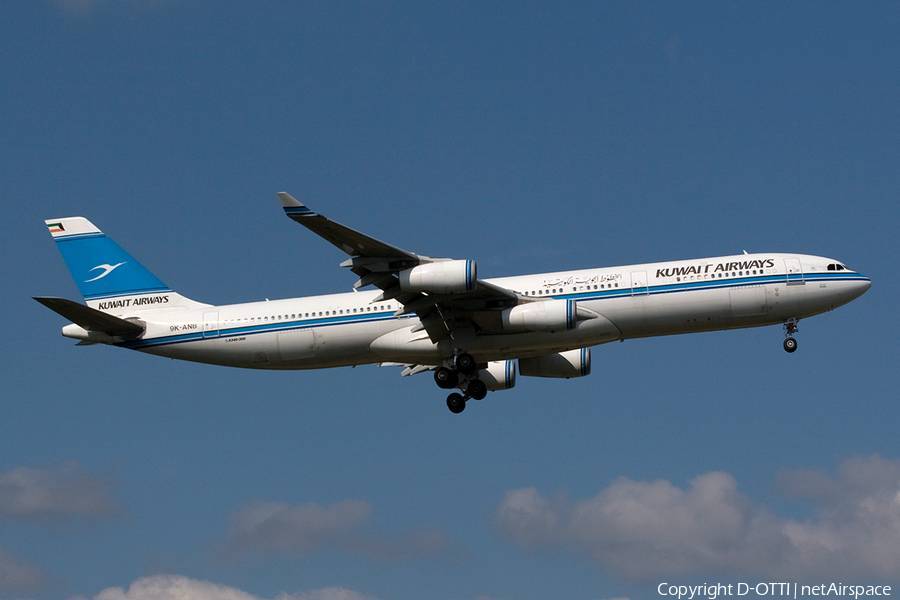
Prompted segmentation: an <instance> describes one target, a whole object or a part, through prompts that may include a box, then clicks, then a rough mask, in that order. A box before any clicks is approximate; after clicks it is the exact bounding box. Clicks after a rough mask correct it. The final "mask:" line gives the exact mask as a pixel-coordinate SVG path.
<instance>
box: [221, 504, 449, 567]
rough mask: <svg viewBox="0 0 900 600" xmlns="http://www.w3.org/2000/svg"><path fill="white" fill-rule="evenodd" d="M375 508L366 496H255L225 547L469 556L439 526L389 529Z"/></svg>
mask: <svg viewBox="0 0 900 600" xmlns="http://www.w3.org/2000/svg"><path fill="white" fill-rule="evenodd" d="M371 512H372V507H371V505H370V504H369V503H368V502H365V501H362V500H345V501H343V502H338V503H335V504H332V505H329V506H321V505H319V504H316V503H309V504H301V505H296V506H291V505H288V504H281V503H275V502H253V503H251V504H249V505H247V506H245V507H243V508H241V509H240V510H238V511H237V512H236V513H235V514H234V515H233V517H232V524H231V528H230V530H229V533H228V537H227V539H226V542H225V552H226V555H227V556H229V557H231V558H237V557H241V556H243V555H245V554H247V553H251V552H257V553H260V554H263V555H271V554H277V553H283V552H290V553H294V554H301V555H302V554H310V553H313V552H321V551H328V550H338V551H342V552H349V553H352V554H360V555H363V556H367V557H370V558H379V559H401V558H426V559H428V558H444V559H446V558H456V559H459V558H464V557H465V556H466V553H465V551H464V550H463V549H461V548H459V547H458V546H456V545H454V544H453V543H452V542H451V541H450V540H449V538H448V537H447V535H446V533H445V532H444V531H443V530H442V529H440V528H420V529H412V530H409V531H405V532H403V533H401V534H399V535H391V534H388V533H386V532H384V531H383V530H382V529H381V528H380V527H378V525H377V524H375V523H372V522H371V519H370V514H371Z"/></svg>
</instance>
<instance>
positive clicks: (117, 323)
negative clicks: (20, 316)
mask: <svg viewBox="0 0 900 600" xmlns="http://www.w3.org/2000/svg"><path fill="white" fill-rule="evenodd" d="M35 300H37V301H38V302H40V303H41V304H43V305H44V306H46V307H47V308H49V309H50V310H52V311H54V312H55V313H57V314H59V315H62V316H63V317H65V318H67V319H68V320H70V321H72V322H73V323H75V324H76V325H78V326H79V327H82V328H83V329H85V330H87V331H97V332H100V333H105V334H107V335H111V336H119V337H124V338H132V337H137V336H139V335H140V334H141V333H143V331H144V327H143V326H142V325H140V324H138V323H134V322H132V321H126V320H125V319H120V318H119V317H114V316H112V315H109V314H107V313H105V312H101V311H99V310H95V309H93V308H91V307H89V306H85V305H84V304H79V303H78V302H73V301H72V300H66V299H65V298H48V297H36V298H35Z"/></svg>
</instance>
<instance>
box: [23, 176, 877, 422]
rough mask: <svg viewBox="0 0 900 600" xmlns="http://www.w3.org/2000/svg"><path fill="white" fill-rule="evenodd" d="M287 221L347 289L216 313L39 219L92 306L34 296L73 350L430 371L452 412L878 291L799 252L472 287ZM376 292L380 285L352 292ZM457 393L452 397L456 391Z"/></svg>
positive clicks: (291, 212) (311, 222)
mask: <svg viewBox="0 0 900 600" xmlns="http://www.w3.org/2000/svg"><path fill="white" fill-rule="evenodd" d="M277 196H278V199H279V200H280V202H281V205H282V208H283V209H284V212H285V214H286V215H287V216H288V217H290V218H291V219H293V220H294V221H296V222H297V223H299V224H301V225H303V226H305V227H306V228H307V229H309V230H310V231H312V232H313V233H316V234H317V235H319V236H321V237H322V238H324V239H325V240H327V241H328V242H330V243H331V244H333V245H335V246H337V247H338V248H339V249H340V250H341V251H343V252H344V253H346V254H347V255H348V256H349V258H348V259H347V260H345V261H344V262H343V263H341V266H343V267H347V268H349V269H350V270H351V271H352V272H353V273H354V274H356V275H357V276H358V277H359V279H358V281H357V282H356V283H355V284H354V286H353V289H354V292H351V293H342V294H330V295H322V296H310V297H304V298H292V299H285V300H273V301H268V300H266V301H264V302H250V303H245V304H231V305H222V306H214V305H211V304H203V303H201V302H196V301H194V300H190V299H188V298H186V297H184V296H182V295H181V294H179V293H177V292H175V291H173V290H172V289H170V288H169V287H167V286H166V285H165V284H163V283H162V281H160V280H159V279H158V278H157V277H156V276H155V275H153V274H152V273H150V271H148V270H147V269H146V268H144V267H143V266H142V265H141V264H140V263H138V262H137V261H136V260H135V259H134V258H132V257H131V255H129V254H128V253H127V252H125V251H124V250H122V248H120V247H119V246H118V245H117V244H116V243H115V242H113V241H112V240H111V239H110V238H109V237H107V236H106V235H105V234H104V233H103V232H102V231H100V229H98V228H97V227H95V226H94V225H93V224H92V223H91V222H90V221H88V220H87V219H85V218H83V217H68V218H62V219H49V220H47V221H46V224H47V226H48V228H49V230H50V233H51V235H52V236H53V239H54V241H55V242H56V245H57V247H58V248H59V250H60V252H61V254H62V256H63V259H64V260H65V262H66V264H67V266H68V268H69V270H70V271H71V273H72V276H73V277H74V278H75V282H76V284H77V285H78V289H79V291H80V292H81V294H82V296H83V298H84V300H85V302H86V305H85V304H81V303H78V302H74V301H72V300H67V299H64V298H55V297H36V298H35V300H37V301H38V302H40V303H41V304H43V305H44V306H46V307H48V308H50V309H51V310H53V311H55V312H57V313H58V314H60V315H62V316H63V317H65V318H66V319H68V320H69V321H71V322H72V323H71V324H69V325H66V326H65V327H63V329H62V334H63V336H65V337H68V338H73V339H76V340H79V344H78V345H90V344H108V345H111V346H118V347H121V348H128V349H131V350H138V351H141V352H145V353H147V354H155V355H158V356H165V357H170V358H177V359H181V360H188V361H194V362H200V363H209V364H216V365H225V366H230V367H243V368H251V369H318V368H327V367H343V366H356V365H362V364H381V365H394V366H402V367H403V371H402V375H404V376H408V375H413V374H416V373H422V372H425V371H431V372H433V375H434V380H435V382H436V383H437V385H438V387H440V388H442V389H446V390H452V389H458V390H459V391H458V392H453V393H451V394H450V395H449V396H448V397H447V406H448V408H449V409H450V410H451V411H452V412H453V413H461V412H462V411H463V410H464V409H465V407H466V404H467V402H468V401H469V400H470V399H474V400H481V399H483V398H484V397H485V396H486V395H487V392H489V391H499V390H505V389H510V388H512V387H513V386H514V385H515V384H516V372H517V370H516V363H518V374H519V376H525V377H554V378H566V379H568V378H572V377H584V376H586V375H588V374H590V372H591V353H590V347H591V346H596V345H599V344H605V343H608V342H612V341H617V340H622V341H624V340H626V339H634V338H643V337H651V336H660V335H673V334H681V333H695V332H702V331H715V330H725V329H737V328H745V327H759V326H764V325H778V324H782V325H783V328H784V331H785V338H784V349H785V350H786V351H787V352H794V351H795V350H796V349H797V341H796V340H795V339H794V334H795V333H796V332H797V323H798V321H799V320H800V319H803V318H806V317H811V316H813V315H817V314H820V313H823V312H826V311H830V310H832V309H834V308H837V307H838V306H841V305H843V304H846V303H848V302H850V301H851V300H854V299H855V298H858V297H859V296H861V295H862V294H863V293H865V292H866V290H868V289H869V287H870V286H871V281H870V280H869V279H868V278H867V277H864V276H862V275H860V274H859V273H857V272H856V271H853V270H851V269H849V268H847V267H846V266H845V265H844V264H843V263H841V262H839V261H837V260H833V259H830V258H823V257H819V256H809V255H805V254H778V253H764V254H747V253H746V251H745V252H744V254H742V255H736V256H721V257H714V258H701V259H695V260H678V261H670V262H661V263H650V264H639V265H629V266H621V267H602V268H595V269H581V270H576V271H565V272H557V273H542V274H535V275H521V276H516V277H505V278H499V279H479V278H478V274H477V268H476V264H475V262H474V261H472V260H465V259H463V260H454V259H447V258H431V257H428V256H423V255H419V254H415V253H413V252H408V251H406V250H402V249H400V248H397V247H395V246H392V245H390V244H387V243H385V242H382V241H379V240H377V239H374V238H372V237H369V236H367V235H366V234H364V233H361V232H359V231H356V230H354V229H351V228H349V227H346V226H344V225H341V224H339V223H337V222H335V221H332V220H329V219H327V218H325V217H324V216H322V215H319V214H317V213H315V212H313V211H312V210H311V209H309V208H308V207H306V206H305V205H304V204H302V203H301V202H299V201H298V200H296V199H295V198H293V197H292V196H290V195H289V194H287V193H285V192H281V193H279V194H277ZM368 286H374V287H375V288H376V289H375V290H368V291H359V290H360V288H365V287H368ZM460 392H461V393H460Z"/></svg>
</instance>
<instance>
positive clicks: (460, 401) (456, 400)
mask: <svg viewBox="0 0 900 600" xmlns="http://www.w3.org/2000/svg"><path fill="white" fill-rule="evenodd" d="M447 408H449V409H450V412H452V413H453V414H456V415H458V414H459V413H461V412H462V411H464V410H466V399H465V398H463V397H462V394H456V393H453V394H450V395H449V396H447Z"/></svg>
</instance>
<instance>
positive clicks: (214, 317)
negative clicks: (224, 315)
mask: <svg viewBox="0 0 900 600" xmlns="http://www.w3.org/2000/svg"><path fill="white" fill-rule="evenodd" d="M214 337H219V313H218V311H216V312H205V313H203V338H204V339H206V338H214Z"/></svg>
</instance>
